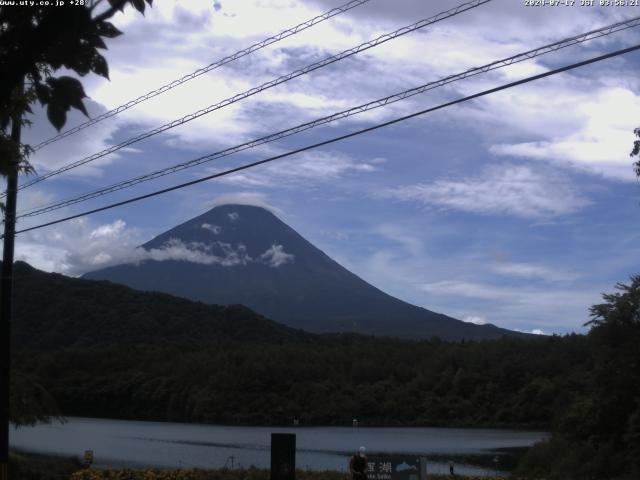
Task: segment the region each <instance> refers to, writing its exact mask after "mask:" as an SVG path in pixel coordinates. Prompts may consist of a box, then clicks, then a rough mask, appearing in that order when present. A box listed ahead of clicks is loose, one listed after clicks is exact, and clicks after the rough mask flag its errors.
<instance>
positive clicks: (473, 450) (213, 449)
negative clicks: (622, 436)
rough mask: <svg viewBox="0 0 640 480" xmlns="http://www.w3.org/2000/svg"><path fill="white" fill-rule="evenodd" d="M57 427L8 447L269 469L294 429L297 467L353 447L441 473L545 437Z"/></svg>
mask: <svg viewBox="0 0 640 480" xmlns="http://www.w3.org/2000/svg"><path fill="white" fill-rule="evenodd" d="M67 420H68V422H67V423H65V424H64V425H61V424H57V423H56V424H51V425H38V426H36V427H28V428H20V429H18V430H12V431H11V436H10V442H11V447H12V448H15V449H19V450H25V451H31V452H37V453H45V454H54V455H66V456H73V455H75V456H82V454H83V452H84V451H85V450H93V451H94V455H95V464H96V466H102V467H106V466H110V467H121V466H154V467H167V468H177V467H183V468H187V467H202V468H219V467H222V466H224V465H227V466H228V467H231V461H232V458H231V457H233V464H234V466H235V467H238V466H241V467H248V466H250V465H254V466H256V467H259V468H269V462H270V450H269V448H270V436H271V433H272V432H293V433H295V434H296V444H297V457H296V464H297V466H298V468H302V469H309V470H346V469H347V462H348V458H349V456H350V455H351V453H352V452H353V451H355V450H356V449H357V448H358V447H359V446H360V445H365V446H366V447H367V451H368V452H369V453H371V454H375V453H400V454H412V455H413V454H417V455H421V456H426V457H427V458H429V457H430V456H431V457H433V456H436V458H439V459H440V462H438V461H434V462H431V461H429V463H428V471H430V472H433V473H436V472H442V473H444V472H445V471H446V473H448V467H447V466H446V465H445V464H444V463H442V456H447V455H452V456H461V455H487V456H489V455H490V456H491V458H493V457H495V456H496V452H497V451H498V449H503V448H514V447H529V446H531V445H533V444H534V443H535V442H537V441H539V440H542V439H544V438H546V437H547V436H548V434H546V433H544V432H535V431H520V430H497V429H463V428H393V427H391V428H373V427H371V428H369V427H359V428H352V427H291V428H275V427H274V428H272V427H226V426H215V425H198V424H186V423H165V422H135V421H125V420H104V419H96V418H68V419H67ZM456 473H460V474H493V473H494V471H493V470H487V469H486V468H483V467H478V466H474V465H469V464H460V465H458V464H456Z"/></svg>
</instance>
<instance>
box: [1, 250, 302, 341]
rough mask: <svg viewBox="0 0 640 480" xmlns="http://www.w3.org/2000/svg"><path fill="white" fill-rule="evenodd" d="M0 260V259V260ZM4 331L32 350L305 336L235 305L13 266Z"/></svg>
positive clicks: (18, 264) (294, 338) (271, 339)
mask: <svg viewBox="0 0 640 480" xmlns="http://www.w3.org/2000/svg"><path fill="white" fill-rule="evenodd" d="M0 263H1V262H0ZM14 276H15V280H14V304H13V317H14V321H13V323H12V325H13V326H12V337H13V339H14V342H15V345H16V347H17V348H18V349H27V350H36V351H39V352H42V351H50V350H56V349H61V348H93V347H101V346H108V345H126V344H155V345H161V344H167V343H173V344H202V343H207V344H209V343H213V344H215V343H219V342H223V343H226V342H230V341H236V342H242V343H247V342H257V341H259V342H261V343H270V342H282V341H302V342H305V341H307V340H311V339H312V337H313V335H311V334H309V333H306V332H302V331H299V330H294V329H292V328H288V327H286V326H284V325H280V324H278V323H276V322H272V321H271V320H268V319H266V318H264V317H263V316H262V315H258V314H257V313H255V312H253V311H251V310H249V309H248V308H247V307H244V306H242V305H230V306H219V305H207V304H204V303H200V302H193V301H191V300H186V299H183V298H178V297H174V296H171V295H167V294H165V293H153V292H140V291H137V290H134V289H132V288H129V287H125V286H123V285H115V284H113V283H109V282H95V281H90V280H84V279H81V278H71V277H66V276H64V275H60V274H57V273H46V272H42V271H40V270H37V269H35V268H33V267H31V266H30V265H28V264H26V263H24V262H16V264H15V267H14Z"/></svg>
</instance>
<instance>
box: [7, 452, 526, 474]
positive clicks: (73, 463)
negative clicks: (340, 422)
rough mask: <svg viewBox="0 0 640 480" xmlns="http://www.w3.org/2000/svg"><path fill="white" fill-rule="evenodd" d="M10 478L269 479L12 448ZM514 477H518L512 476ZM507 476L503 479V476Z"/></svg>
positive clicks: (251, 471) (257, 471)
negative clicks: (108, 464) (103, 464)
mask: <svg viewBox="0 0 640 480" xmlns="http://www.w3.org/2000/svg"><path fill="white" fill-rule="evenodd" d="M9 472H10V476H9V478H11V480H269V477H270V475H269V471H268V470H264V469H257V468H249V469H238V470H235V469H234V470H228V469H215V470H209V469H197V468H196V469H181V470H159V469H117V470H112V469H104V470H101V469H93V468H92V469H88V470H87V469H83V468H82V466H81V465H80V462H79V460H78V459H75V458H66V457H52V456H42V455H35V454H31V453H22V452H12V454H11V459H10V463H9ZM498 478H500V477H496V478H491V477H471V476H464V475H456V476H455V479H456V480H498ZM510 478H511V480H518V479H517V478H514V477H510ZM445 479H448V480H451V476H449V475H429V476H428V480H445ZM296 480H350V475H348V474H346V473H345V472H336V471H325V472H315V471H305V470H298V471H297V472H296ZM500 480H504V479H502V478H501V479H500Z"/></svg>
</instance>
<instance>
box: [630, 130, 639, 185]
mask: <svg viewBox="0 0 640 480" xmlns="http://www.w3.org/2000/svg"><path fill="white" fill-rule="evenodd" d="M633 134H634V135H635V136H636V137H638V140H635V141H634V142H633V150H631V156H632V157H640V127H638V128H636V129H634V130H633ZM633 168H634V170H635V172H636V175H637V176H638V177H640V160H638V161H637V162H636V163H634V164H633Z"/></svg>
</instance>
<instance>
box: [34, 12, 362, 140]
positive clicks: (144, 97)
mask: <svg viewBox="0 0 640 480" xmlns="http://www.w3.org/2000/svg"><path fill="white" fill-rule="evenodd" d="M369 1H370V0H352V1H350V2H348V3H345V4H344V5H341V6H339V7H336V8H333V9H331V10H329V11H328V12H325V13H323V14H322V15H318V16H317V17H314V18H312V19H310V20H307V21H306V22H303V23H300V24H299V25H296V26H295V27H291V28H288V29H287V30H284V31H282V32H280V33H279V34H277V35H274V36H272V37H269V38H266V39H265V40H262V41H261V42H258V43H254V44H253V45H251V46H250V47H247V48H245V49H243V50H240V51H237V52H236V53H234V54H231V55H229V56H226V57H224V58H222V59H221V60H218V61H217V62H214V63H211V64H209V65H207V66H206V67H202V68H199V69H198V70H196V71H194V72H191V73H189V74H187V75H185V76H183V77H181V78H178V79H176V80H173V81H172V82H170V83H167V84H165V85H163V86H161V87H159V88H157V89H155V90H153V91H151V92H149V93H145V94H144V95H141V96H139V97H137V98H134V99H133V100H130V101H128V102H127V103H125V104H123V105H120V106H119V107H116V108H114V109H113V110H109V111H108V112H105V113H103V114H101V115H99V116H97V117H95V118H92V119H90V120H88V121H86V122H84V123H81V124H80V125H78V126H76V127H73V128H70V129H69V130H66V131H64V132H62V133H60V134H58V135H55V136H54V137H51V138H49V139H48V140H45V141H44V142H41V143H39V144H38V145H36V146H35V147H33V149H34V150H40V149H41V148H42V147H44V146H46V145H49V144H51V143H53V142H57V141H58V140H61V139H63V138H65V137H68V136H69V135H73V134H74V133H77V132H79V131H80V130H83V129H85V128H87V127H90V126H91V125H95V124H96V123H98V122H101V121H102V120H105V119H107V118H110V117H113V116H114V115H117V114H119V113H121V112H124V111H125V110H128V109H130V108H131V107H133V106H135V105H137V104H139V103H142V102H144V101H145V100H149V99H150V98H153V97H156V96H158V95H160V94H162V93H164V92H167V91H169V90H171V89H173V88H175V87H177V86H178V85H182V84H183V83H185V82H188V81H189V80H193V79H194V78H196V77H199V76H200V75H203V74H205V73H207V72H210V71H212V70H215V69H216V68H218V67H222V66H223V65H226V64H227V63H231V62H233V61H234V60H238V59H239V58H242V57H244V56H246V55H249V54H250V53H253V52H255V51H257V50H260V49H262V48H265V47H267V46H269V45H271V44H273V43H276V42H279V41H280V40H283V39H285V38H287V37H290V36H292V35H295V34H296V33H299V32H302V31H303V30H306V29H307V28H310V27H313V26H314V25H317V24H318V23H320V22H323V21H325V20H328V19H329V18H331V17H335V16H336V15H339V14H341V13H344V12H346V11H348V10H351V9H352V8H355V7H359V6H360V5H362V4H363V3H367V2H369Z"/></svg>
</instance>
